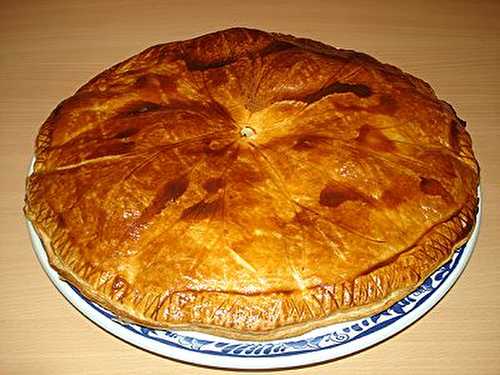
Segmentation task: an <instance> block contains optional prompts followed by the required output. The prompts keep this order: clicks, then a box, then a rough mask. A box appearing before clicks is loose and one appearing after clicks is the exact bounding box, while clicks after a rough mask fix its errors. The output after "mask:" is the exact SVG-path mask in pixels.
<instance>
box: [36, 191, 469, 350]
mask: <svg viewBox="0 0 500 375" xmlns="http://www.w3.org/2000/svg"><path fill="white" fill-rule="evenodd" d="M477 210H478V198H477V197H476V196H471V197H470V199H469V201H468V202H467V203H466V204H465V205H464V207H463V208H462V209H461V210H460V211H459V212H457V213H456V214H455V215H453V216H452V217H451V218H449V219H448V220H446V221H445V222H442V223H438V224H437V225H435V226H434V227H433V228H431V229H430V230H429V231H428V232H427V233H426V234H425V235H424V236H422V237H421V238H420V240H419V241H418V242H417V243H416V244H415V246H413V247H412V248H411V250H410V251H407V252H405V253H404V254H403V256H404V257H405V258H407V257H410V256H411V255H412V253H415V252H418V251H422V250H424V251H425V250H429V249H431V248H434V249H435V246H436V245H435V244H434V245H431V243H432V241H433V240H434V238H433V237H437V238H441V239H442V238H443V233H442V232H443V231H444V232H445V233H449V234H455V235H456V236H457V239H456V240H455V241H454V243H453V245H452V246H450V247H449V251H447V252H446V253H442V254H443V256H442V257H441V258H440V259H439V260H438V261H437V262H436V263H435V264H433V265H432V266H430V267H427V269H426V270H425V272H422V273H420V275H421V276H419V278H418V281H417V282H415V283H413V284H412V285H410V286H407V285H402V286H401V287H400V288H397V289H395V290H394V291H392V292H391V293H390V294H389V295H387V296H386V297H385V298H383V299H381V300H378V301H375V302H373V303H369V304H365V305H358V306H352V307H350V308H347V309H338V310H336V311H335V312H334V313H332V314H330V315H328V316H326V317H323V318H317V319H312V320H308V321H305V322H298V323H293V324H289V325H284V326H280V327H275V328H272V329H270V330H262V331H244V330H242V329H241V328H238V329H234V328H229V327H224V326H216V325H214V324H209V323H205V324H203V323H202V324H200V323H195V324H175V323H173V324H172V323H165V322H158V321H154V320H152V319H144V318H137V316H134V315H133V309H128V310H132V312H130V311H128V310H126V309H124V308H123V309H122V308H117V307H116V306H115V305H113V304H112V303H111V302H110V301H109V300H107V299H104V298H102V295H101V294H98V293H96V292H95V291H94V289H95V288H94V287H92V286H91V285H89V284H88V283H87V282H85V281H84V280H82V279H81V278H80V277H79V276H78V275H76V274H75V273H74V272H72V270H69V269H67V268H65V267H64V265H63V264H62V263H61V262H60V261H59V259H58V257H57V255H55V253H54V250H53V248H52V245H51V241H50V237H49V236H48V235H47V234H46V233H44V232H43V231H42V230H41V229H40V228H39V227H38V226H37V225H36V221H34V220H32V219H31V218H30V216H29V214H27V217H28V219H30V221H31V222H32V224H33V227H34V228H35V231H36V232H37V234H38V235H39V237H40V239H41V240H42V243H43V245H44V248H45V251H46V253H47V257H48V261H49V264H50V266H51V267H52V268H54V269H55V270H56V271H57V272H58V273H59V275H60V277H61V279H62V280H65V281H67V282H69V283H70V284H71V285H73V286H74V287H76V288H77V289H78V290H79V291H80V293H81V294H83V295H84V296H85V297H86V298H88V299H90V300H92V301H94V302H96V303H98V304H99V305H101V306H102V307H104V308H106V309H107V310H109V311H111V312H112V313H113V314H115V315H116V316H117V318H119V319H121V320H122V321H124V322H129V323H133V324H140V325H143V326H145V327H149V328H154V329H175V330H182V331H199V332H202V333H206V334H210V335H215V336H220V337H226V338H230V339H238V340H252V341H269V340H276V339H283V338H289V337H295V336H299V335H301V334H303V333H306V332H309V331H311V330H313V329H316V328H321V327H325V326H328V325H331V324H334V323H341V322H346V321H350V320H355V319H359V318H362V317H367V316H370V315H373V314H376V313H379V312H381V311H383V310H385V309H386V308H388V307H390V306H391V305H392V304H394V303H395V302H397V301H399V300H400V299H401V298H403V297H405V296H407V295H408V294H410V293H411V292H412V291H414V290H415V289H416V288H418V287H419V286H420V285H421V284H422V283H423V282H424V281H425V279H426V278H427V277H429V276H430V275H431V274H432V273H433V272H435V271H436V270H437V269H438V268H439V267H441V266H442V265H443V264H445V263H446V262H447V261H449V260H450V259H451V257H452V256H453V254H454V252H455V251H456V249H458V248H459V247H461V246H462V245H463V244H464V243H466V242H467V241H468V240H469V238H470V236H471V235H472V232H473V228H474V226H475V224H476V213H477ZM464 219H465V220H464ZM459 223H462V224H459ZM457 228H458V229H460V228H462V231H461V232H456V231H455V229H457ZM425 241H428V243H427V244H426V245H425ZM421 243H424V245H421ZM440 248H441V249H442V246H440ZM412 259H415V258H412ZM400 260H401V257H399V258H397V260H396V261H395V262H393V263H391V264H389V265H386V266H384V267H381V268H379V269H377V270H375V271H373V272H370V273H369V274H367V275H366V276H367V277H368V276H370V275H371V274H372V273H374V272H382V273H383V274H384V271H387V270H388V269H389V268H390V267H394V266H395V265H396V264H397V262H398V261H400ZM410 273H411V274H413V275H415V273H414V271H411V272H410ZM385 275H388V274H387V272H386V273H385ZM362 277H363V276H362ZM370 277H371V276H370ZM358 279H359V277H358V278H357V279H355V280H353V281H352V283H353V284H355V283H356V280H358ZM403 280H404V279H403ZM311 289H314V288H311ZM352 290H353V291H356V290H357V291H358V293H360V289H359V288H358V289H356V288H353V289H352ZM308 291H310V290H308ZM217 293H219V294H224V292H217ZM225 294H230V293H225ZM255 298H259V297H258V296H254V299H255ZM352 299H353V300H356V296H353V297H352ZM255 303H256V302H255V301H253V304H255Z"/></svg>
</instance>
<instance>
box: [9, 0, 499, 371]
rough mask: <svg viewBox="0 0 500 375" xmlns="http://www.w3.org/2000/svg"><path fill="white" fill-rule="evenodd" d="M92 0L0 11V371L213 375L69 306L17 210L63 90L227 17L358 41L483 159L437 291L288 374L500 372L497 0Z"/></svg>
mask: <svg viewBox="0 0 500 375" xmlns="http://www.w3.org/2000/svg"><path fill="white" fill-rule="evenodd" d="M102 3H106V4H101V1H98V0H86V1H80V2H69V1H63V0H61V1H11V2H9V3H8V6H7V5H5V4H3V5H2V6H1V7H0V17H1V18H0V164H1V169H0V236H1V237H0V238H1V247H0V296H1V302H0V304H1V306H2V308H1V310H0V311H1V312H0V337H1V338H2V339H1V340H0V373H2V374H35V373H36V374H40V375H41V374H83V373H85V374H104V373H106V374H125V373H139V374H153V373H154V374H159V373H162V374H170V373H182V374H212V373H213V374H215V373H217V372H219V370H213V369H207V368H203V367H196V366H191V365H187V364H183V363H179V362H175V361H172V360H169V359H164V358H161V357H159V356H155V355H152V354H149V353H147V352H145V351H142V350H140V349H137V348H135V347H133V346H131V345H129V344H126V343H125V342H122V341H120V340H119V339H116V338H115V337H113V336H111V335H109V334H108V333H106V332H105V331H103V330H101V329H100V328H98V327H97V326H95V325H94V324H92V323H91V322H90V321H88V320H87V319H85V318H84V317H83V316H82V315H80V314H79V313H78V312H77V311H76V310H75V309H74V308H73V307H72V306H70V305H69V304H68V303H67V302H66V301H65V300H64V298H63V297H62V296H61V295H60V294H59V293H58V292H57V290H56V289H55V288H54V287H53V286H52V284H51V283H50V282H49V280H48V278H47V277H46V275H45V274H44V273H43V271H42V270H41V268H40V266H39V264H38V262H37V261H36V259H35V257H34V255H33V252H32V250H31V246H30V242H29V239H28V235H27V232H26V228H25V225H24V222H23V216H22V214H21V207H22V204H23V203H22V202H23V194H24V177H25V171H26V168H27V166H28V163H29V160H30V158H31V155H32V149H33V141H34V137H35V135H36V133H37V129H38V127H39V126H40V124H41V123H42V121H43V120H44V119H45V118H46V116H47V115H48V113H49V112H50V111H51V109H52V108H53V107H55V105H56V104H57V103H58V102H59V101H60V100H62V99H63V98H65V97H67V96H69V95H71V93H72V92H73V91H74V90H75V89H76V88H78V87H79V86H80V85H81V84H83V83H84V82H86V81H87V80H88V79H90V78H91V77H92V76H93V75H94V74H96V73H98V72H99V71H101V70H103V69H104V68H106V67H108V66H110V65H111V64H113V63H115V62H118V61H120V60H122V59H124V58H126V57H128V56H130V55H132V54H134V53H136V52H138V51H140V50H142V49H143V48H145V47H147V46H149V45H153V44H156V43H160V42H165V41H172V40H178V39H185V38H189V37H192V36H195V35H200V34H203V33H206V32H209V31H214V30H217V29H222V28H226V27H230V26H238V25H240V26H248V27H256V28H262V29H267V30H273V31H281V32H285V33H292V34H295V35H299V36H305V37H310V38H313V39H318V40H321V41H324V42H326V43H330V44H334V45H337V46H339V47H345V48H353V49H356V50H361V51H364V52H367V53H369V54H372V55H373V56H375V57H377V58H378V59H380V60H382V61H385V62H390V63H392V64H395V65H398V66H400V67H401V68H403V69H404V70H406V71H409V72H411V73H413V74H414V75H416V76H418V77H421V78H423V79H425V80H426V81H428V82H429V83H430V84H431V85H432V86H433V87H434V88H435V90H436V92H437V94H438V95H439V96H440V97H441V98H443V99H445V100H447V101H449V102H450V103H452V104H453V105H454V107H455V108H456V110H457V112H458V113H459V115H460V116H461V117H462V118H464V119H466V120H467V122H468V124H469V131H470V132H471V134H472V137H473V140H474V147H475V150H476V153H477V156H478V158H479V160H480V163H481V168H482V186H483V192H484V216H483V225H482V228H481V233H480V237H479V242H478V244H477V247H476V250H475V253H474V255H473V257H472V259H471V261H470V263H469V265H468V267H467V269H466V271H465V273H464V274H463V275H462V277H461V278H460V280H459V281H458V283H457V284H456V285H455V286H454V288H453V289H452V290H451V291H450V292H449V293H448V295H447V296H446V297H445V299H444V300H443V301H442V302H441V303H440V304H439V305H438V306H437V307H436V308H434V309H433V310H432V311H431V312H430V313H429V314H427V315H426V316H425V317H424V318H423V319H421V320H420V321H419V322H417V323H416V324H414V325H413V326H411V327H410V328H408V329H407V330H405V331H404V332H402V333H400V334H398V335H397V336H395V337H393V338H392V339H390V340H388V341H386V342H384V343H382V344H380V345H377V346H376V347H373V348H371V349H369V350H366V351H364V352H361V353H359V354H356V355H353V356H350V357H347V358H344V359H341V360H338V361H334V362H330V363H326V364H322V365H318V366H313V367H308V368H303V369H296V370H289V371H288V372H289V373H302V372H303V373H306V374H330V373H333V372H335V373H336V374H347V373H349V374H377V373H388V372H393V371H398V372H399V371H401V372H402V373H409V374H418V373H429V372H431V373H439V374H498V373H500V338H499V337H500V324H499V320H498V319H499V318H500V317H499V313H498V312H499V309H500V293H499V289H500V267H499V265H500V264H499V260H498V253H497V251H498V250H499V244H498V241H499V240H500V238H499V235H498V232H499V230H500V209H499V206H498V198H500V156H499V155H500V152H499V149H500V131H499V129H500V123H499V120H498V119H499V118H500V73H499V72H498V69H499V65H500V23H499V22H498V19H499V18H500V3H499V2H496V3H495V2H494V1H491V2H486V1H485V2H466V1H464V2H462V1H460V2H457V1H441V2H431V1H428V2H416V3H414V4H403V3H405V2H399V1H391V2H389V1H386V2H384V1H380V2H375V1H365V2H358V1H353V0H350V1H344V2H340V1H339V2H333V1H314V0H309V1H303V2H287V3H285V2H283V1H279V2H274V3H273V2H272V1H262V2H259V1H256V0H255V1H248V2H245V1H241V2H238V1H217V2H211V1H196V0H192V1H158V2H156V3H150V2H145V1H114V2H113V1H108V2H102ZM376 3H383V4H379V5H375V4H376ZM435 3H439V4H435ZM221 372H222V371H221Z"/></svg>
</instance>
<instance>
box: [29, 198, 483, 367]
mask: <svg viewBox="0 0 500 375" xmlns="http://www.w3.org/2000/svg"><path fill="white" fill-rule="evenodd" d="M479 193H480V192H479ZM480 217H481V207H479V211H478V213H477V223H476V226H475V228H474V232H473V234H472V236H471V238H470V240H469V241H468V242H467V243H466V244H465V245H463V246H462V247H461V248H459V249H457V250H456V252H455V254H454V255H453V257H452V259H451V260H450V261H449V262H448V263H446V264H445V265H443V266H442V267H441V268H439V269H438V270H437V271H436V272H434V274H432V275H431V276H430V277H429V278H427V279H426V280H425V282H424V283H423V284H422V285H421V286H420V287H419V288H418V289H417V290H415V291H414V292H413V293H411V294H410V295H409V296H407V297H405V298H403V299H402V300H400V301H399V302H397V303H395V304H394V305H393V306H391V307H389V308H388V309H387V310H385V311H383V312H381V313H379V314H375V315H373V316H370V317H369V318H364V319H359V320H354V321H350V322H346V323H339V324H333V325H331V326H328V327H323V328H319V329H316V330H314V331H311V332H309V333H306V334H304V335H301V336H298V337H295V338H288V339H282V340H273V341H266V342H249V341H240V340H231V339H226V338H222V337H216V336H211V335H207V334H202V333H198V332H191V331H171V330H168V331H162V330H155V329H149V328H146V327H142V326H139V325H135V324H129V323H124V322H122V321H120V320H119V319H117V318H116V317H115V316H114V315H113V314H112V313H111V312H109V311H107V310H105V309H103V308H102V307H100V306H99V305H97V304H95V303H93V302H91V301H89V300H88V299H86V298H85V297H83V296H82V295H81V294H80V293H79V292H78V290H76V289H75V288H73V287H72V286H71V285H70V284H68V283H66V282H64V281H62V280H61V279H60V278H59V276H58V274H57V273H56V271H54V270H53V269H52V268H51V267H50V265H49V263H48V260H47V255H46V253H45V250H44V248H43V245H42V242H41V241H40V238H39V237H38V235H37V234H36V232H35V230H34V229H33V226H32V224H31V223H30V222H28V229H29V233H30V235H31V240H32V243H33V247H34V249H35V253H36V255H37V257H38V260H39V261H40V263H41V265H42V267H43V269H44V270H45V272H46V273H47V275H48V276H49V278H50V280H51V281H52V282H53V283H54V285H55V286H56V288H57V289H58V290H59V291H60V292H61V293H62V294H63V295H64V297H66V299H67V300H68V301H69V302H71V304H72V305H73V306H75V307H76V308H77V309H78V310H80V312H81V313H82V314H83V315H85V316H86V317H87V318H89V319H90V320H91V321H93V322H94V323H96V324H97V325H98V326H100V327H101V328H103V329H104V330H106V331H108V332H110V333H112V334H113V335H115V336H117V337H119V338H121V339H123V340H125V341H127V342H129V343H131V344H133V345H135V346H138V347H140V348H143V349H145V350H148V351H151V352H154V353H156V354H159V355H162V356H165V357H168V358H173V359H176V360H180V361H184V362H189V363H195V364H199V365H205V366H211V367H222V368H232V369H276V368H287V367H296V366H303V365H309V364H313V363H318V362H324V361H327V360H331V359H334V358H339V357H342V356H346V355H348V354H352V353H355V352H358V351H360V350H362V349H365V348H368V347H370V346H372V345H374V344H377V343H379V342H381V341H383V340H385V339H386V338H388V337H390V336H392V335H394V334H396V333H398V332H400V331H402V330H403V329H405V328H406V327H408V326H409V325H410V324H412V323H413V322H415V321H416V320H417V319H419V318H420V317H421V316H422V315H424V314H425V313H426V312H427V311H429V310H430V309H431V308H432V307H433V306H435V305H436V304H437V303H438V302H439V300H440V299H441V298H443V296H444V295H445V294H446V292H447V291H448V290H449V289H450V288H451V287H452V285H453V284H454V283H455V281H456V280H457V279H458V277H459V276H460V274H461V273H462V271H463V270H464V268H465V266H466V264H467V261H468V260H469V258H470V256H471V254H472V251H473V249H474V244H475V242H476V239H477V235H478V230H479V224H480ZM429 339H430V338H429Z"/></svg>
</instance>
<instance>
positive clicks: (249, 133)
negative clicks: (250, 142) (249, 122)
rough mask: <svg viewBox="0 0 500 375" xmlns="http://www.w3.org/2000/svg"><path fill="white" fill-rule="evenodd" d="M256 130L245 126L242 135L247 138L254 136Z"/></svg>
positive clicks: (241, 131)
mask: <svg viewBox="0 0 500 375" xmlns="http://www.w3.org/2000/svg"><path fill="white" fill-rule="evenodd" d="M255 134H256V133H255V130H254V129H253V128H251V127H250V126H245V127H244V128H243V129H241V130H240V135H241V136H242V137H245V138H252V137H254V136H255Z"/></svg>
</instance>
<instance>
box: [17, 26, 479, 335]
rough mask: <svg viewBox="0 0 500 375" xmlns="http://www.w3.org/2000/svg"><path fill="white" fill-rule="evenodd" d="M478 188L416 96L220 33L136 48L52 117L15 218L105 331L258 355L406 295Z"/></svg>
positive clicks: (447, 128) (470, 211) (405, 79)
mask: <svg viewBox="0 0 500 375" xmlns="http://www.w3.org/2000/svg"><path fill="white" fill-rule="evenodd" d="M478 174H479V168H478V164H477V162H476V160H475V158H474V155H473V152H472V148H471V139H470V137H469V135H468V134H467V132H466V130H465V122H464V121H462V120H460V119H459V118H458V117H457V116H456V114H455V112H454V110H453V109H452V107H451V106H450V105H448V104H446V103H445V102H443V101H441V100H439V99H438V98H437V97H436V96H435V94H434V92H433V90H432V89H431V88H430V86H429V85H428V84H426V83H425V82H423V81H421V80H419V79H417V78H415V77H412V76H411V75H409V74H405V73H403V72H402V71H401V70H399V69H397V68H395V67H393V66H390V65H386V64H382V63H380V62H378V61H377V60H375V59H373V58H371V57H369V56H367V55H365V54H361V53H357V52H353V51H347V50H340V49H336V48H334V47H330V46H327V45H324V44H321V43H319V42H315V41H311V40H307V39H299V38H294V37H291V36H287V35H281V34H275V33H266V32H262V31H257V30H248V29H239V28H238V29H230V30H225V31H221V32H216V33H213V34H209V35H205V36H202V37H199V38H196V39H192V40H188V41H183V42H174V43H167V44H161V45H158V46H154V47H151V48H149V49H147V50H145V51H143V52H142V53H140V54H138V55H136V56H134V57H132V58H130V59H128V60H126V61H124V62H122V63H119V64H117V65H115V66H113V67H112V68H110V69H108V70H106V71H105V72H103V73H101V74H99V75H98V76H97V77H95V78H94V79H92V80H91V81H90V82H89V83H87V84H86V85H84V86H83V87H82V88H80V89H79V90H78V91H77V92H76V93H75V94H74V95H73V96H71V97H70V98H68V99H66V100H65V101H63V102H62V103H61V104H59V105H58V106H57V108H56V109H55V110H54V111H53V112H52V114H51V115H50V117H49V118H48V119H47V120H46V122H45V123H44V124H43V126H42V128H41V130H40V133H39V135H38V138H37V141H36V163H35V166H34V173H33V174H32V175H31V176H30V177H29V178H28V181H27V193H26V207H25V212H26V216H27V217H28V219H30V220H31V221H32V222H33V224H34V226H35V228H36V230H37V232H38V233H39V235H40V236H41V238H42V240H43V242H44V245H45V248H46V251H47V254H48V257H49V261H50V264H51V265H52V267H54V268H55V269H56V270H57V271H58V272H59V274H60V275H61V277H62V278H64V279H66V280H67V281H69V282H70V283H71V284H73V285H75V286H76V287H77V288H78V289H79V290H80V291H81V292H82V293H83V294H84V295H85V296H87V297H88V298H90V299H91V300H93V301H96V302H98V303H100V304H101V305H102V306H104V307H106V308H107V309H109V310H111V311H112V312H114V313H115V314H116V315H118V316H119V317H121V318H123V319H125V320H128V321H132V322H136V323H140V324H143V325H146V326H150V327H160V328H177V329H193V330H200V331H204V332H208V333H213V334H217V335H222V336H228V337H234V338H240V339H252V340H259V339H273V338H279V337H286V336H293V335H297V334H300V333H302V332H304V331H308V330H310V329H312V328H315V327H319V326H324V325H327V324H330V323H332V322H338V321H343V320H348V319H352V318H355V317H361V316H366V315H369V314H372V313H375V312H378V311H380V310H382V309H384V308H386V307H387V306H389V305H390V304H392V303H393V302H395V301H397V300H398V299H400V298H402V297H403V296H405V295H406V294H408V293H409V292H410V291H412V290H414V289H415V288H416V287H417V286H418V285H419V284H420V283H421V282H422V281H423V280H424V279H425V278H426V277H427V276H428V275H429V274H430V273H432V272H433V271H434V270H436V268H438V267H439V266H440V265H441V264H443V263H444V262H446V261H447V260H448V259H449V258H450V256H451V255H452V253H453V251H454V249H455V248H457V247H458V246H459V245H460V244H462V243H463V242H464V241H465V240H467V238H468V237H469V235H470V233H471V229H472V228H473V225H474V220H475V213H476V207H477V186H478Z"/></svg>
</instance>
